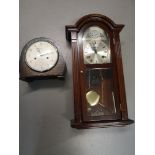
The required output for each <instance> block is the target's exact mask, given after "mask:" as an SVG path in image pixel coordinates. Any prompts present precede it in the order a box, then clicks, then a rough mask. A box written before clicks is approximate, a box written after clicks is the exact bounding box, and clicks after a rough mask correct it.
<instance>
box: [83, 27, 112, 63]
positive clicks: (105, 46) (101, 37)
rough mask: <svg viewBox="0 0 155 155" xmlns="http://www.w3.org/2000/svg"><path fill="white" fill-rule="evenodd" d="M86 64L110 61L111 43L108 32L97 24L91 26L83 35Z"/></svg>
mask: <svg viewBox="0 0 155 155" xmlns="http://www.w3.org/2000/svg"><path fill="white" fill-rule="evenodd" d="M82 40H83V51H84V53H83V55H84V63H85V64H103V63H110V43H109V38H108V35H107V33H106V32H105V31H104V30H103V29H101V28H100V27H97V26H92V27H89V28H88V29H87V30H86V31H85V33H84V35H83V39H82Z"/></svg>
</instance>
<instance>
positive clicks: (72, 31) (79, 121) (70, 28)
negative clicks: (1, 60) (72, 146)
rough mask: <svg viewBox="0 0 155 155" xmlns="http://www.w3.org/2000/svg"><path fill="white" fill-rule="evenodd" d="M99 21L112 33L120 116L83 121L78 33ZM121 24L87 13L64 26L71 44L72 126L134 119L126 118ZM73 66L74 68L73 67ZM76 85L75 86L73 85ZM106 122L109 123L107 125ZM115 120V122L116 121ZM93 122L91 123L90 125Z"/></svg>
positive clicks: (123, 121)
mask: <svg viewBox="0 0 155 155" xmlns="http://www.w3.org/2000/svg"><path fill="white" fill-rule="evenodd" d="M91 22H99V23H102V24H103V25H106V26H107V27H108V28H109V29H110V31H111V32H112V34H113V44H114V47H113V48H114V52H115V54H116V55H115V56H116V72H117V78H118V85H119V88H118V89H119V91H118V95H119V99H120V111H121V118H120V119H118V120H102V121H94V122H92V121H91V122H84V121H83V118H82V105H81V103H82V102H81V96H80V92H79V91H80V86H79V85H77V81H79V79H80V77H79V76H80V73H79V67H78V65H77V62H78V48H79V47H78V41H77V40H78V33H79V31H80V29H81V28H82V27H84V26H85V25H87V24H89V23H91ZM123 27H124V25H123V24H115V23H114V22H113V21H112V20H111V19H110V18H108V17H106V16H104V15H101V14H88V15H86V16H84V17H82V18H80V19H79V20H78V21H77V22H76V23H75V25H67V26H66V27H65V28H66V39H67V40H68V41H69V42H70V43H71V46H72V71H73V89H74V91H73V92H74V120H71V126H72V127H73V128H77V129H82V128H92V127H93V128H94V127H110V126H124V125H129V124H132V123H133V122H134V121H133V120H130V119H128V111H127V102H126V93H125V84H124V74H123V65H122V56H121V45H120V37H119V33H120V32H121V30H122V29H123ZM73 68H74V69H73ZM75 86H76V87H75ZM107 122H108V123H109V124H110V125H107ZM116 122H117V123H116ZM90 124H93V125H90Z"/></svg>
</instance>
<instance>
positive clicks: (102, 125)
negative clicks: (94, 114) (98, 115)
mask: <svg viewBox="0 0 155 155" xmlns="http://www.w3.org/2000/svg"><path fill="white" fill-rule="evenodd" d="M132 123H134V121H133V120H130V119H128V120H115V121H114V120H108V121H100V122H76V121H75V120H71V127H72V128H76V129H92V128H108V127H122V126H125V125H129V124H132Z"/></svg>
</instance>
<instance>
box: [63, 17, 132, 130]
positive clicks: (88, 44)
mask: <svg viewBox="0 0 155 155" xmlns="http://www.w3.org/2000/svg"><path fill="white" fill-rule="evenodd" d="M123 27H124V25H120V24H119V25H117V24H115V23H114V22H113V21H112V20H111V19H109V18H108V17H106V16H104V15H100V14H90V15H86V16H84V17H82V18H81V19H80V20H78V21H77V22H76V24H75V25H68V26H66V38H67V40H68V41H70V42H71V46H72V64H73V66H72V68H73V87H74V112H75V118H74V120H72V121H71V126H72V127H73V128H78V129H82V128H95V127H110V126H124V125H128V124H131V123H133V121H132V120H130V119H128V111H127V103H126V94H125V86H124V76H123V67H122V57H121V45H120V39H119V33H120V31H121V30H122V28H123Z"/></svg>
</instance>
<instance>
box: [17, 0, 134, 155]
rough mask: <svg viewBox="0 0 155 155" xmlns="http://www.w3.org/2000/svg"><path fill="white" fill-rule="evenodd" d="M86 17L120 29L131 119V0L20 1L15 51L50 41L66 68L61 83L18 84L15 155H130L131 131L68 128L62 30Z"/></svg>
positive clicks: (68, 90)
mask: <svg viewBox="0 0 155 155" xmlns="http://www.w3.org/2000/svg"><path fill="white" fill-rule="evenodd" d="M89 13H100V14H104V15H106V16H108V17H110V18H111V19H112V20H114V21H115V22H116V23H117V24H125V28H124V29H123V31H122V32H121V44H122V55H123V65H124V75H125V85H126V94H127V102H128V110H129V117H130V118H131V119H134V100H135V96H134V0H20V51H21V50H22V48H23V46H24V45H25V43H27V42H28V41H29V40H31V39H33V38H35V37H41V36H44V37H49V38H51V39H53V40H55V41H56V43H57V44H58V45H59V47H60V49H61V50H62V53H63V56H64V59H65V60H66V63H67V74H66V80H65V81H59V80H44V81H35V82H32V83H31V84H28V83H26V82H22V81H20V155H134V125H131V126H127V127H123V128H106V129H93V130H76V129H72V128H71V127H70V121H69V120H70V119H72V118H73V94H72V72H71V66H72V65H71V48H70V47H69V46H68V44H67V41H66V39H65V25H68V24H74V23H75V22H76V21H77V20H78V19H79V18H80V17H82V16H84V15H86V14H89Z"/></svg>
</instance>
